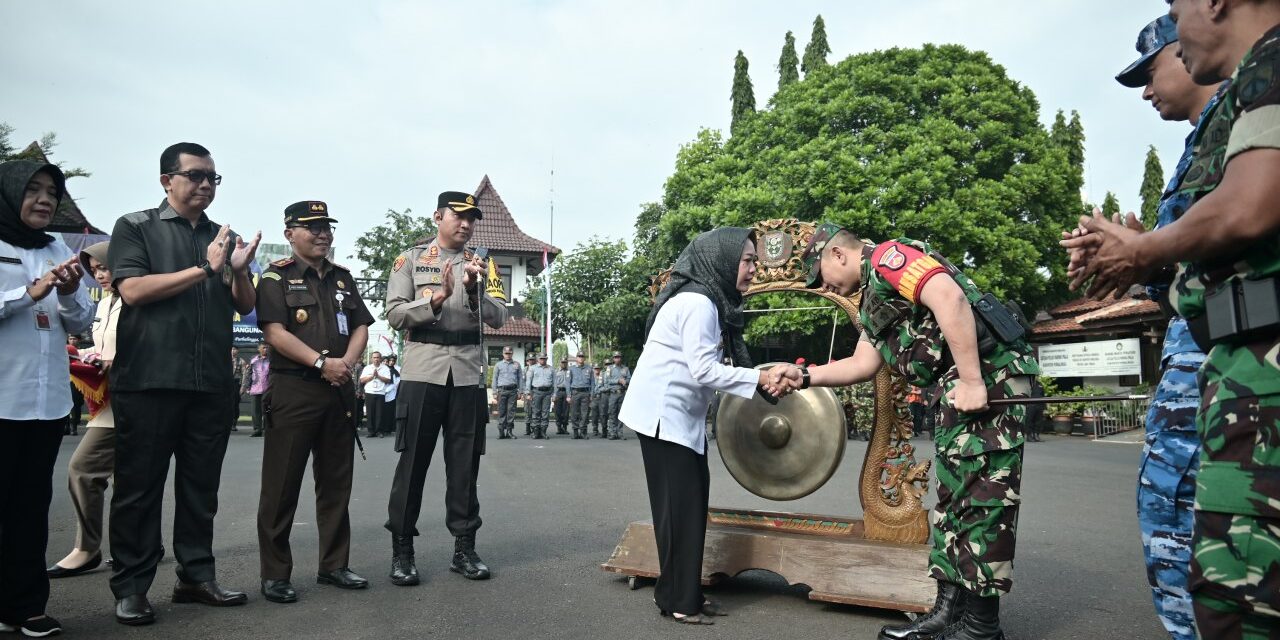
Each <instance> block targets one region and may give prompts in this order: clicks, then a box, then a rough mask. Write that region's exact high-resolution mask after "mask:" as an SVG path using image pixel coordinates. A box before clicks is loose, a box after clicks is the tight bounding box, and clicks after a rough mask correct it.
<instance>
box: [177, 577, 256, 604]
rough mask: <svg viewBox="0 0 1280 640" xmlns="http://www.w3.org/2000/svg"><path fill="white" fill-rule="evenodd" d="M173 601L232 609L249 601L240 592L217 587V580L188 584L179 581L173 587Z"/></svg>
mask: <svg viewBox="0 0 1280 640" xmlns="http://www.w3.org/2000/svg"><path fill="white" fill-rule="evenodd" d="M173 601H174V603H176V604H183V603H187V602H198V603H200V604H207V605H209V606H211V607H234V606H236V605H240V604H244V603H246V602H248V601H249V596H247V595H245V594H244V592H242V591H228V590H226V589H223V588H222V587H220V586H218V581H217V580H210V581H208V582H196V583H188V582H183V581H181V580H179V581H178V584H175V585H173Z"/></svg>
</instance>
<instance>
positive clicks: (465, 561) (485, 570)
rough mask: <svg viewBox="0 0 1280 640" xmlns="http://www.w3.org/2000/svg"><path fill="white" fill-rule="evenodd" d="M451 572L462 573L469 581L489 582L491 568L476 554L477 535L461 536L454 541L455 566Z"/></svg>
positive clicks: (452, 566) (453, 565) (451, 568)
mask: <svg viewBox="0 0 1280 640" xmlns="http://www.w3.org/2000/svg"><path fill="white" fill-rule="evenodd" d="M449 570H450V571H452V572H454V573H461V574H462V577H464V578H466V579H468V580H488V579H489V567H488V566H486V565H485V563H484V561H483V560H481V559H480V556H479V555H478V554H477V553H476V536H475V534H474V533H473V534H467V535H461V536H458V537H457V538H454V540H453V564H452V565H450V566H449Z"/></svg>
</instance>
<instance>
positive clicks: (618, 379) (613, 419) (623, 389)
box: [603, 351, 631, 440]
mask: <svg viewBox="0 0 1280 640" xmlns="http://www.w3.org/2000/svg"><path fill="white" fill-rule="evenodd" d="M603 376H604V392H603V393H604V396H605V407H606V409H605V415H606V416H608V429H609V439H610V440H625V439H626V438H624V437H623V436H622V423H620V422H618V410H619V409H620V408H622V399H623V398H624V397H625V396H626V393H627V384H628V383H629V382H631V369H630V368H628V367H627V365H625V364H622V352H621V351H614V352H613V364H610V365H609V366H608V367H607V368H605V370H604V374H603Z"/></svg>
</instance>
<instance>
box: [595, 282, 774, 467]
mask: <svg viewBox="0 0 1280 640" xmlns="http://www.w3.org/2000/svg"><path fill="white" fill-rule="evenodd" d="M722 359H723V356H722V354H721V349H720V314H719V313H718V312H717V311H716V306H715V304H714V303H712V302H711V300H710V299H708V298H707V297H706V296H704V295H701V294H697V293H678V294H676V295H675V296H673V297H672V298H671V299H670V300H668V301H667V303H666V304H664V305H662V309H660V310H659V311H658V317H657V318H655V319H654V321H653V329H651V330H650V331H649V339H648V340H646V341H645V343H644V351H643V352H642V353H641V354H640V360H639V362H637V363H636V369H635V373H634V374H633V375H632V378H631V384H630V385H628V386H627V395H626V398H625V399H623V401H622V408H621V409H619V410H618V420H619V421H621V422H622V423H623V424H625V425H626V426H627V427H628V428H630V429H631V430H633V431H635V432H636V433H642V434H644V435H646V436H649V437H657V438H658V439H659V440H666V441H667V442H674V443H676V444H679V445H683V446H686V447H688V448H690V449H693V450H694V451H696V452H697V453H699V454H702V453H705V452H706V445H707V438H706V421H707V407H708V406H710V405H711V398H712V397H714V396H715V392H716V391H724V392H726V393H732V394H733V395H735V396H741V397H743V398H750V397H751V396H752V395H753V394H754V393H755V392H756V384H757V383H759V381H760V372H758V371H756V370H755V369H747V368H744V367H731V366H728V365H724V364H721V361H722ZM659 424H661V428H659Z"/></svg>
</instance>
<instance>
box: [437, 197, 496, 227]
mask: <svg viewBox="0 0 1280 640" xmlns="http://www.w3.org/2000/svg"><path fill="white" fill-rule="evenodd" d="M445 208H449V209H453V210H454V211H456V212H458V213H472V214H475V216H476V220H479V219H481V218H483V217H484V212H483V211H481V210H480V207H478V206H476V197H475V196H473V195H471V194H469V193H467V192H465V191H445V192H443V193H441V194H440V197H439V198H437V199H436V209H437V210H439V209H445Z"/></svg>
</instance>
